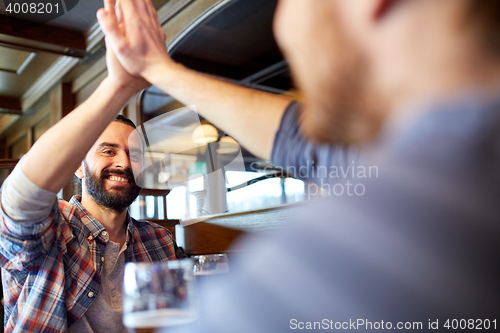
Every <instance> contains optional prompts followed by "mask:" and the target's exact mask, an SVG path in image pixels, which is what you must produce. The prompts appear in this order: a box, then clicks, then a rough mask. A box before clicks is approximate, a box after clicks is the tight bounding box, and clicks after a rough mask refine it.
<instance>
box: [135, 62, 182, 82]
mask: <svg viewBox="0 0 500 333" xmlns="http://www.w3.org/2000/svg"><path fill="white" fill-rule="evenodd" d="M185 70H186V68H185V67H184V66H182V65H181V64H178V63H176V62H174V61H173V60H172V59H170V58H168V57H165V58H163V59H162V60H160V61H158V62H157V63H156V64H154V65H153V66H148V67H147V68H146V69H145V70H144V71H143V72H142V73H141V76H142V77H143V78H144V79H145V80H147V81H148V82H150V83H151V84H152V85H155V86H158V85H160V84H165V83H167V84H168V82H169V81H170V80H175V79H176V77H177V75H179V73H180V72H181V71H185Z"/></svg>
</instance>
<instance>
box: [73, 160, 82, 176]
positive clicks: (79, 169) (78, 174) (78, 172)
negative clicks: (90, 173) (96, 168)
mask: <svg viewBox="0 0 500 333" xmlns="http://www.w3.org/2000/svg"><path fill="white" fill-rule="evenodd" d="M75 176H77V177H78V178H80V179H83V177H84V173H83V161H82V163H80V166H79V167H78V169H76V171H75Z"/></svg>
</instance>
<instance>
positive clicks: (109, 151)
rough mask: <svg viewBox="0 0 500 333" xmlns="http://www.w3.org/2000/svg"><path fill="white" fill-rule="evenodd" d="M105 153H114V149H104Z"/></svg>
mask: <svg viewBox="0 0 500 333" xmlns="http://www.w3.org/2000/svg"><path fill="white" fill-rule="evenodd" d="M103 153H104V154H107V155H109V154H113V151H112V150H110V149H106V150H104V151H103Z"/></svg>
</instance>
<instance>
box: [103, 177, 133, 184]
mask: <svg viewBox="0 0 500 333" xmlns="http://www.w3.org/2000/svg"><path fill="white" fill-rule="evenodd" d="M107 178H108V179H109V180H114V181H117V182H120V183H128V182H129V180H128V179H127V178H124V177H119V176H108V177H107Z"/></svg>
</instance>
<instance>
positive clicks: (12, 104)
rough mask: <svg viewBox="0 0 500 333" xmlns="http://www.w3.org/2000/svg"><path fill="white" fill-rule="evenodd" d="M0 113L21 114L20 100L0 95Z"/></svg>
mask: <svg viewBox="0 0 500 333" xmlns="http://www.w3.org/2000/svg"><path fill="white" fill-rule="evenodd" d="M0 113H9V114H22V107H21V100H20V99H19V98H17V97H10V96H2V95H0Z"/></svg>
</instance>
